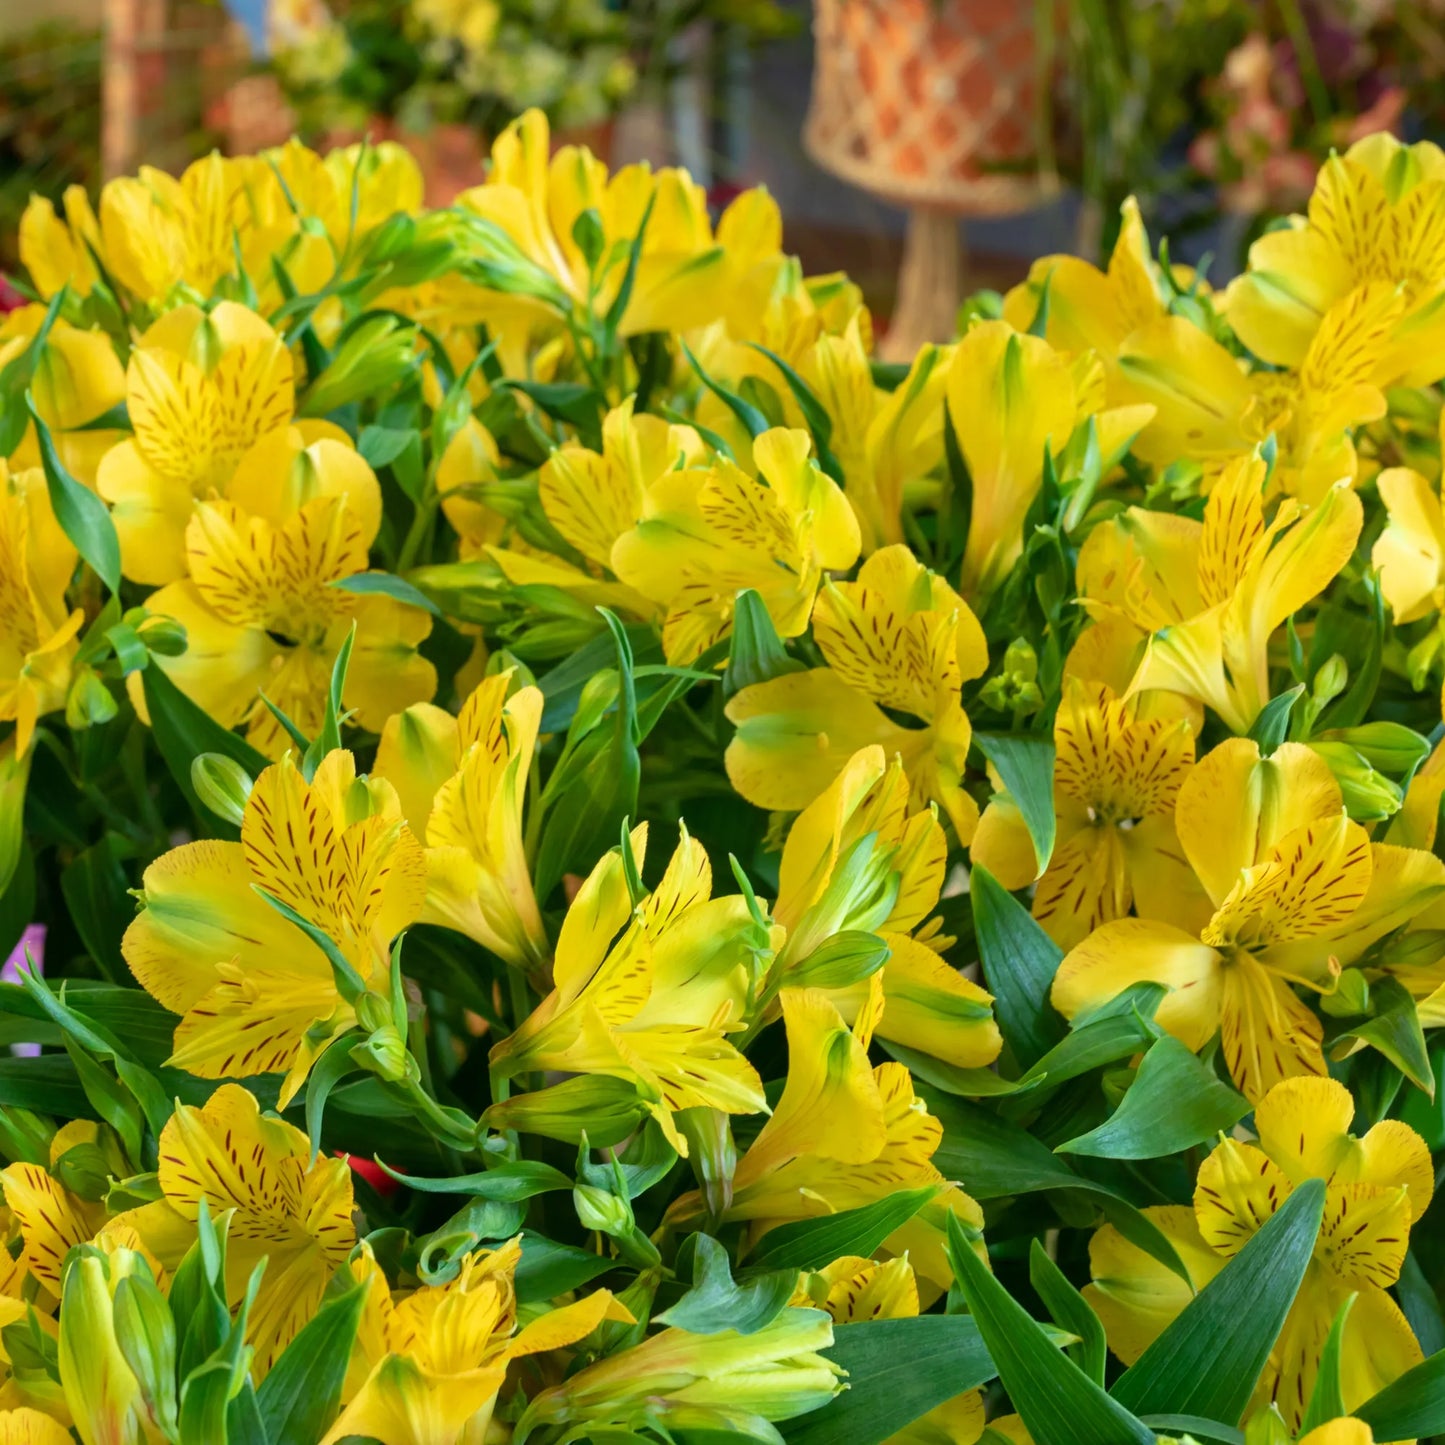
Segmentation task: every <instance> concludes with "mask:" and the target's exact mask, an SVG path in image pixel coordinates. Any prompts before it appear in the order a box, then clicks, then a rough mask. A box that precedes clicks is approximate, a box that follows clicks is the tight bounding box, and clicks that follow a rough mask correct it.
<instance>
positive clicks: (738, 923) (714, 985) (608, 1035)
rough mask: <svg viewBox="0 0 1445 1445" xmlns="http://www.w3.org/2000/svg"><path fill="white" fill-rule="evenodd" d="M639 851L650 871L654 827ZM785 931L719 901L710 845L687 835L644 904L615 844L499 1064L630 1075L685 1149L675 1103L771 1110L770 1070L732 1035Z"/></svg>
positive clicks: (495, 1060) (512, 1072)
mask: <svg viewBox="0 0 1445 1445" xmlns="http://www.w3.org/2000/svg"><path fill="white" fill-rule="evenodd" d="M631 847H632V850H633V853H634V855H635V857H636V860H637V866H638V868H639V869H640V868H641V866H642V860H643V857H644V855H645V853H646V848H647V828H646V825H642V826H640V827H638V828H636V829H634V830H633V832H632V836H631ZM774 941H775V939H774V938H773V937H772V931H770V930H766V929H760V928H759V926H758V925H757V924H755V923H754V921H753V917H752V914H751V912H750V910H749V907H748V902H747V900H746V899H745V898H743V897H742V896H741V895H738V894H732V895H727V896H724V897H721V898H714V897H712V868H711V865H710V864H709V862H708V857H707V853H706V852H705V851H704V849H703V847H702V845H701V844H699V843H698V842H696V841H695V840H694V839H692V838H689V837H688V836H687V834H686V832H684V833H683V835H682V838H681V841H680V842H679V843H678V846H677V849H676V851H675V852H674V853H673V856H672V859H671V861H670V862H669V864H668V867H667V871H666V873H665V874H664V875H663V878H662V881H661V882H660V883H659V884H658V886H657V888H656V889H654V890H653V891H652V892H651V893H649V894H647V896H646V897H644V898H642V899H641V900H640V901H637V902H636V903H634V901H633V898H632V895H631V892H630V890H629V887H628V881H627V869H626V865H625V863H624V860H623V858H622V856H621V852H620V850H619V849H614V850H612V851H611V852H609V853H608V854H607V855H606V856H605V857H604V858H603V859H602V860H601V862H599V863H598V864H597V866H596V867H595V868H594V869H593V870H592V873H591V874H590V875H589V877H588V878H587V879H586V880H585V881H584V882H583V884H582V886H581V887H580V888H579V889H578V891H577V896H576V897H575V898H574V899H573V900H572V903H571V906H570V907H569V908H568V910H567V916H566V918H565V919H564V920H563V923H562V931H561V933H560V935H559V936H558V939H557V956H556V961H555V963H554V965H553V977H554V979H555V981H556V986H555V988H554V989H553V990H552V992H551V993H549V994H548V995H547V997H546V998H544V999H543V1000H542V1002H541V1003H540V1004H539V1005H538V1007H537V1008H536V1009H535V1010H534V1011H533V1013H532V1014H531V1016H530V1017H528V1018H527V1019H525V1020H523V1022H522V1023H521V1024H520V1025H519V1027H518V1028H517V1029H516V1031H515V1032H513V1033H512V1034H510V1035H508V1037H507V1038H505V1039H503V1040H502V1041H501V1042H500V1043H499V1044H498V1045H497V1046H496V1047H495V1048H494V1049H493V1050H492V1054H491V1060H492V1069H493V1071H494V1072H495V1073H497V1074H498V1075H499V1076H501V1077H503V1078H510V1077H515V1076H516V1075H517V1074H520V1073H532V1072H537V1071H541V1070H558V1071H561V1072H565V1073H569V1074H603V1075H608V1076H610V1077H613V1078H619V1079H623V1080H625V1081H627V1082H629V1083H631V1084H633V1085H634V1086H635V1087H636V1089H637V1091H638V1096H639V1098H640V1099H641V1100H642V1101H643V1103H644V1104H645V1106H646V1107H647V1109H648V1112H649V1113H651V1114H652V1115H653V1117H654V1118H656V1119H657V1121H658V1123H659V1124H660V1125H661V1126H662V1128H663V1130H664V1132H665V1133H666V1134H667V1136H668V1139H669V1141H670V1142H671V1143H672V1145H673V1147H674V1148H675V1149H677V1151H678V1153H680V1154H686V1153H687V1142H686V1140H685V1139H684V1138H683V1137H682V1135H681V1134H680V1133H679V1132H678V1130H677V1127H676V1124H675V1121H674V1120H673V1114H674V1113H675V1112H676V1111H677V1110H679V1109H690V1108H699V1107H704V1108H715V1109H722V1110H724V1111H726V1112H727V1113H732V1114H749V1113H761V1112H763V1111H765V1110H766V1108H767V1102H766V1100H765V1098H764V1096H763V1086H762V1080H761V1079H759V1077H758V1075H757V1072H756V1070H755V1069H754V1068H753V1066H752V1065H751V1064H750V1063H749V1062H748V1061H747V1059H745V1058H744V1057H743V1055H742V1054H741V1053H739V1052H738V1050H737V1048H736V1047H735V1046H734V1044H733V1043H732V1042H731V1041H730V1040H729V1038H728V1035H729V1034H730V1033H735V1032H737V1031H739V1030H740V1029H742V1028H743V1027H744V1026H745V1024H746V1019H745V1017H744V1010H745V1008H746V1005H747V1002H748V1000H749V998H750V996H751V985H752V972H753V956H754V953H755V951H757V950H759V949H765V948H767V947H769V946H770V944H771V943H772V942H774Z"/></svg>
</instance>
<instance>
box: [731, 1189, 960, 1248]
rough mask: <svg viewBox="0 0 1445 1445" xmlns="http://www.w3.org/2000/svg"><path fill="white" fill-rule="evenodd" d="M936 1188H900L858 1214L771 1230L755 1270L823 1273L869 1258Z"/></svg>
mask: <svg viewBox="0 0 1445 1445" xmlns="http://www.w3.org/2000/svg"><path fill="white" fill-rule="evenodd" d="M938 1190H939V1186H938V1185H936V1184H928V1185H925V1186H924V1187H923V1188H922V1189H903V1190H899V1191H898V1192H897V1193H896V1194H889V1195H886V1196H885V1197H884V1198H882V1199H880V1200H878V1201H877V1202H876V1203H874V1204H865V1205H863V1206H862V1208H860V1209H844V1210H840V1211H839V1212H838V1213H837V1214H825V1215H823V1216H821V1217H820V1218H818V1219H797V1220H794V1221H793V1222H792V1223H790V1224H780V1225H778V1227H777V1228H776V1229H770V1230H769V1231H768V1232H767V1233H766V1234H765V1235H764V1236H763V1237H762V1240H761V1241H760V1243H759V1249H758V1255H757V1258H756V1259H755V1260H754V1261H753V1263H754V1264H755V1265H757V1266H758V1267H759V1268H760V1269H761V1268H766V1269H822V1267H823V1266H824V1265H825V1264H831V1263H832V1262H833V1261H834V1260H835V1259H837V1258H838V1257H839V1256H840V1255H845V1254H857V1255H862V1256H864V1257H865V1258H866V1257H868V1256H870V1255H871V1254H872V1253H873V1251H874V1250H875V1249H877V1248H878V1246H879V1245H880V1244H882V1243H883V1241H884V1240H885V1239H887V1238H888V1236H889V1235H890V1234H892V1233H893V1231H894V1230H895V1229H899V1228H901V1227H902V1226H903V1225H905V1224H907V1223H908V1221H909V1220H910V1219H912V1218H913V1216H914V1215H915V1214H917V1213H918V1211H919V1210H920V1209H922V1208H923V1206H924V1205H925V1204H927V1203H928V1202H929V1200H931V1199H933V1198H934V1197H935V1195H937V1193H938Z"/></svg>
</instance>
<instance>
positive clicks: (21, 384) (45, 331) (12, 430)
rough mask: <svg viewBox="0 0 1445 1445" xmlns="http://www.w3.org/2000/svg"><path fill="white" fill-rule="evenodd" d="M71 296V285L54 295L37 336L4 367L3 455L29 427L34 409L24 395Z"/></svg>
mask: <svg viewBox="0 0 1445 1445" xmlns="http://www.w3.org/2000/svg"><path fill="white" fill-rule="evenodd" d="M69 295H70V287H69V286H68V285H65V286H62V287H61V288H60V290H59V291H57V292H56V293H55V295H54V296H52V297H51V298H50V304H49V305H48V306H47V307H46V308H45V315H44V317H42V318H41V322H40V325H39V326H38V327H37V328H36V330H35V335H34V336H32V337H31V338H30V340H29V342H28V343H27V344H26V345H25V346H24V347H23V348H22V349H21V351H20V354H19V355H18V356H12V357H11V358H10V360H9V361H8V362H6V363H5V366H4V369H3V370H0V457H8V456H10V455H11V454H12V453H13V452H14V451H15V448H16V447H18V446H19V445H20V443H21V441H22V440H23V439H24V437H25V426H26V423H27V422H28V421H29V420H30V412H29V407H28V406H27V405H25V404H22V401H21V398H22V397H28V396H29V392H30V383H31V382H32V381H34V380H35V371H36V368H37V367H38V366H39V364H40V358H41V356H42V355H43V354H44V351H45V343H46V341H47V340H49V337H50V332H51V328H52V327H54V325H55V320H56V318H57V317H58V316H59V315H60V312H61V309H62V307H64V305H65V302H66V300H67V298H68V297H69Z"/></svg>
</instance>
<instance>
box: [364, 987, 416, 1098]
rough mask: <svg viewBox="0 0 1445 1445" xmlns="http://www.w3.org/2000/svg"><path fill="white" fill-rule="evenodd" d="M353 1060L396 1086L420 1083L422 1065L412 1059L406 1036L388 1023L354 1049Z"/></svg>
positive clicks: (365, 997)
mask: <svg viewBox="0 0 1445 1445" xmlns="http://www.w3.org/2000/svg"><path fill="white" fill-rule="evenodd" d="M370 997H372V995H370V994H362V996H361V1000H362V1001H364V1000H366V999H368V998H370ZM351 1058H352V1060H353V1061H354V1062H355V1063H357V1064H359V1065H360V1066H361V1067H362V1068H363V1069H367V1070H369V1071H370V1072H371V1073H373V1074H376V1075H377V1076H378V1077H380V1078H383V1079H386V1080H388V1081H389V1082H391V1083H393V1084H400V1083H412V1084H415V1083H419V1082H420V1081H421V1066H420V1065H419V1064H418V1063H417V1061H416V1060H415V1059H414V1058H412V1056H411V1051H410V1050H409V1049H408V1048H407V1046H406V1037H405V1036H404V1035H403V1034H402V1033H401V1032H400V1031H399V1030H397V1029H396V1028H394V1027H393V1026H392V1025H391V1024H389V1023H388V1024H385V1025H383V1026H382V1027H381V1028H377V1029H373V1030H372V1031H371V1032H370V1033H369V1034H368V1035H367V1037H366V1041H365V1042H364V1043H360V1044H357V1045H356V1046H355V1047H354V1048H353V1049H352V1050H351Z"/></svg>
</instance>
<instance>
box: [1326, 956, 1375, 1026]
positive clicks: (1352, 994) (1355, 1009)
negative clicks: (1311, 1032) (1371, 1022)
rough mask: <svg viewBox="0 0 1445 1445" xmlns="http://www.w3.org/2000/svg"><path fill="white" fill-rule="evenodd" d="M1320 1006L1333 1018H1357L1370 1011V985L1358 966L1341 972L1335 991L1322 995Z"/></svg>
mask: <svg viewBox="0 0 1445 1445" xmlns="http://www.w3.org/2000/svg"><path fill="white" fill-rule="evenodd" d="M1320 1007H1321V1008H1322V1009H1323V1010H1324V1011H1325V1013H1327V1014H1329V1015H1330V1017H1331V1018H1337V1019H1349V1018H1357V1017H1358V1016H1359V1015H1360V1014H1364V1013H1369V1011H1370V985H1369V983H1368V982H1367V981H1366V979H1365V975H1364V974H1363V973H1361V972H1360V970H1359V969H1357V968H1347V969H1345V971H1344V972H1343V973H1342V974H1340V976H1339V979H1338V980H1337V981H1336V983H1335V987H1334V990H1333V992H1331V993H1326V994H1321V995H1320Z"/></svg>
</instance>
